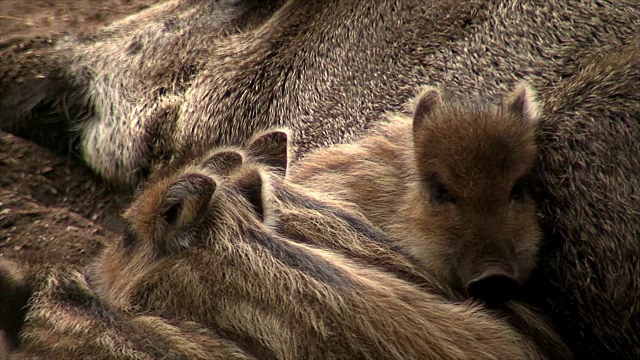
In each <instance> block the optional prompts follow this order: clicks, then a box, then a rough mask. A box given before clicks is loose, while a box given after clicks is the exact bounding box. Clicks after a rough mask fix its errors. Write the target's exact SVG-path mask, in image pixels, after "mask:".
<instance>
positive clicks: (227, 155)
mask: <svg viewBox="0 0 640 360" xmlns="http://www.w3.org/2000/svg"><path fill="white" fill-rule="evenodd" d="M242 162H243V156H242V154H241V153H239V152H237V151H231V150H223V151H219V152H216V153H215V154H213V155H211V156H210V157H209V158H207V159H206V160H205V161H204V162H203V163H202V167H204V168H205V169H206V170H209V171H211V172H213V173H216V174H221V175H228V174H229V173H231V172H232V171H233V170H234V169H236V168H238V167H239V166H240V165H242Z"/></svg>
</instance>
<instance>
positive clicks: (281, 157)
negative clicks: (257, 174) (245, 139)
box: [247, 129, 291, 176]
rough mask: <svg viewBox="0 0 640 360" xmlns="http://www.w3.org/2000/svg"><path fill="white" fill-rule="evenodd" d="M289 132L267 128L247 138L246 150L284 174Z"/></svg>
mask: <svg viewBox="0 0 640 360" xmlns="http://www.w3.org/2000/svg"><path fill="white" fill-rule="evenodd" d="M290 138H291V137H290V134H289V131H288V130H285V129H276V130H267V131H264V132H261V133H258V134H257V135H255V136H254V137H253V138H252V139H251V140H249V145H248V147H247V151H248V152H249V155H251V156H254V157H256V158H257V159H258V161H260V162H262V163H264V164H266V165H268V166H270V167H272V168H273V169H274V170H275V171H276V172H278V173H280V174H281V175H282V176H284V175H285V174H286V172H287V169H288V167H289V162H290V158H291V156H290V151H291V144H290V141H291V139H290Z"/></svg>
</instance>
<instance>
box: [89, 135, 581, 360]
mask: <svg viewBox="0 0 640 360" xmlns="http://www.w3.org/2000/svg"><path fill="white" fill-rule="evenodd" d="M277 137H278V136H276V138H277ZM230 154H231V152H230V151H229V149H225V150H223V151H220V152H215V151H214V152H213V153H212V154H211V158H209V159H205V160H204V161H203V163H202V165H201V166H197V165H196V164H188V165H186V166H185V167H184V168H182V169H180V170H179V171H177V172H176V173H174V174H173V175H170V176H167V177H163V178H162V179H159V180H157V181H156V182H154V183H152V184H149V185H148V186H147V187H146V188H145V189H144V190H143V191H142V193H140V194H139V196H138V197H137V198H136V200H135V201H134V203H133V205H132V207H131V208H130V209H129V210H128V211H127V213H126V215H125V217H126V219H127V220H128V222H129V223H130V227H131V228H130V231H129V233H128V235H127V236H126V237H125V238H124V241H123V242H122V244H116V245H114V246H113V247H111V248H110V249H109V250H108V251H106V252H105V253H104V254H103V255H102V256H101V258H100V259H98V261H97V262H96V264H95V265H94V267H93V268H92V271H91V275H90V278H91V283H92V285H93V286H95V288H96V292H97V293H98V294H99V296H100V298H101V299H103V300H104V301H105V302H106V303H107V304H109V306H110V307H113V308H116V309H121V310H123V311H132V312H136V311H145V312H146V313H149V314H154V315H156V316H162V317H165V318H180V319H186V320H190V321H196V322H198V323H200V324H203V325H204V326H207V327H210V328H215V329H216V330H217V331H218V332H219V333H220V334H222V335H223V336H225V337H226V338H229V339H231V340H234V341H236V342H238V343H239V344H240V345H241V346H242V347H243V348H246V349H248V351H250V352H251V353H254V354H257V356H258V357H260V358H278V359H315V358H322V359H335V358H354V357H355V358H366V359H423V358H434V359H503V358H519V359H520V358H522V359H541V358H546V355H545V352H544V351H543V350H541V348H540V347H539V345H538V344H536V342H535V341H532V340H531V339H530V338H529V337H528V335H529V334H522V333H520V332H518V331H517V330H516V328H515V327H514V326H513V325H511V324H510V323H509V321H507V320H506V319H505V318H504V315H501V314H499V313H496V312H493V311H491V310H488V309H485V308H484V307H482V306H480V305H478V304H473V303H457V302H453V301H451V300H448V299H446V298H444V297H442V296H441V295H437V294H430V293H429V292H426V291H424V290H423V289H421V288H420V287H418V286H416V285H414V284H412V283H410V282H407V281H404V280H402V279H400V278H398V277H396V276H393V275H392V274H390V273H389V272H387V271H384V270H379V269H378V268H377V267H376V266H374V265H373V264H363V263H362V262H361V261H362V260H363V259H362V258H361V259H355V260H350V259H349V258H347V257H345V256H344V255H343V254H346V253H348V252H349V250H346V249H344V245H341V244H340V242H339V241H336V240H333V243H331V242H329V243H328V244H327V245H325V246H322V240H321V238H323V237H324V238H325V240H326V239H328V238H330V236H327V234H320V233H316V232H314V230H309V231H307V232H306V233H305V236H304V238H305V239H307V240H308V239H311V238H312V237H315V239H314V240H312V241H310V240H308V241H300V240H301V237H298V238H297V239H296V240H293V239H289V238H287V237H285V236H283V235H285V234H286V232H284V233H279V232H277V231H275V230H274V226H275V225H276V223H277V222H278V221H279V219H273V217H278V216H279V215H278V214H279V213H280V210H279V209H278V204H280V201H279V200H274V199H273V198H272V196H277V195H276V193H277V191H275V190H272V189H271V186H279V185H278V184H281V185H283V183H282V182H281V179H280V176H279V175H278V173H277V172H276V173H273V172H271V171H269V170H268V169H269V168H268V167H265V166H263V165H259V164H256V163H252V162H251V161H248V163H247V164H246V165H241V164H240V163H239V162H237V161H229V159H243V164H244V163H245V162H247V158H248V157H249V156H248V155H247V153H244V154H240V155H241V156H235V155H230ZM232 163H233V164H235V165H229V164H232ZM211 164H226V165H224V166H218V165H215V166H210V165H211ZM234 168H235V169H234ZM216 169H222V171H218V170H216ZM225 174H226V175H225ZM285 190H286V187H284V188H281V189H280V190H279V191H280V192H283V191H285ZM292 194H295V193H292ZM320 203H321V202H320ZM304 204H305V202H304V201H300V202H299V203H298V204H297V206H299V207H302V206H303V205H304ZM289 206H292V205H291V204H289ZM325 206H327V205H325ZM327 207H329V206H327ZM311 210H314V208H313V207H311V208H310V209H309V211H311ZM343 211H346V210H344V209H343ZM316 218H318V217H317V216H316ZM342 220H343V221H344V219H342ZM298 221H304V220H298ZM311 221H313V218H311ZM335 223H338V222H337V221H335ZM362 224H366V223H365V222H364V221H363V222H362ZM280 229H281V228H280ZM343 231H344V234H338V233H335V234H336V235H338V236H340V235H344V236H345V237H346V238H349V237H351V238H354V239H357V238H358V236H360V237H364V236H367V233H364V234H358V235H354V234H350V233H354V232H358V231H360V232H362V231H363V230H362V229H349V228H348V227H343ZM357 242H358V240H356V241H354V243H357ZM340 247H342V251H331V250H330V249H332V248H340ZM367 251H369V250H367V249H365V250H358V249H355V250H352V253H355V254H357V253H359V252H360V254H361V255H365V253H366V252H367ZM378 251H379V252H380V253H384V252H385V250H384V247H383V246H380V247H379V250H378ZM386 251H389V250H386ZM341 253H342V254H341ZM387 256H388V258H389V259H388V260H387V261H396V262H401V260H399V259H401V257H397V258H394V257H393V256H392V255H387ZM361 257H364V258H366V257H367V256H361ZM368 258H369V261H371V260H372V259H373V256H371V255H369V256H368ZM381 259H382V261H385V260H384V257H381ZM358 260H360V261H358ZM383 268H384V267H382V269H383ZM406 269H411V267H407V268H406ZM408 271H411V270H408ZM416 274H417V276H419V274H420V273H419V272H416ZM521 314H523V318H524V319H525V320H524V321H530V325H531V324H532V323H533V322H536V320H535V319H536V317H535V316H532V315H534V314H533V313H531V312H528V310H526V309H524V311H522V312H521ZM537 325H541V326H542V328H543V329H545V330H546V331H545V333H546V336H549V335H551V334H553V331H552V330H551V328H550V327H548V326H547V325H545V324H544V323H543V322H540V323H539V324H537ZM549 339H555V338H554V336H553V335H551V336H549ZM558 344H561V341H560V342H558ZM555 351H556V352H555V353H554V355H559V357H561V358H570V355H568V353H566V352H563V351H562V348H557V349H555Z"/></svg>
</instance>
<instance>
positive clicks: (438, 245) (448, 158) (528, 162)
mask: <svg viewBox="0 0 640 360" xmlns="http://www.w3.org/2000/svg"><path fill="white" fill-rule="evenodd" d="M413 107H414V109H413V115H412V116H403V115H397V116H394V117H392V119H391V121H390V124H388V125H386V126H384V127H382V128H381V129H379V130H377V131H376V134H374V135H371V136H368V137H366V138H364V139H362V140H360V141H358V142H356V143H354V144H348V145H338V146H334V147H331V148H326V149H320V150H317V151H316V152H313V153H311V154H309V155H307V156H305V157H304V158H303V159H302V160H301V161H300V162H298V163H297V164H296V165H295V166H294V167H293V168H292V169H291V170H290V172H289V179H290V180H291V181H292V182H295V183H300V184H303V185H305V186H306V187H308V188H311V189H315V190H317V191H321V192H325V193H328V194H336V196H337V197H339V198H341V199H343V200H345V201H349V202H353V203H355V204H356V205H358V207H359V208H360V209H361V210H362V211H363V213H364V215H365V216H366V217H367V218H368V219H369V220H371V221H372V222H373V223H374V224H375V225H377V226H379V227H380V228H381V229H382V230H383V231H384V232H385V233H387V234H388V235H389V237H390V238H391V239H393V240H395V241H396V242H397V243H398V244H399V245H400V246H401V247H403V248H404V249H405V250H406V251H407V252H408V253H410V254H412V255H413V256H414V257H415V258H416V259H418V260H419V261H420V263H421V264H422V266H424V267H425V268H426V270H428V271H429V272H430V273H431V274H433V275H434V276H435V277H436V278H437V279H438V280H439V281H440V282H442V283H444V284H447V285H448V286H451V287H452V288H454V289H456V290H458V291H459V292H461V293H463V294H464V293H466V294H467V295H469V296H473V297H479V298H482V299H484V300H486V301H491V302H496V301H505V300H508V299H510V298H512V297H514V296H515V292H516V291H517V289H518V287H519V285H520V284H522V283H524V282H525V281H526V280H527V278H528V276H529V274H530V273H531V270H532V269H533V267H534V264H535V261H536V254H537V249H538V245H539V243H540V233H541V232H540V229H539V225H538V221H537V220H538V219H537V213H536V205H535V202H534V201H533V199H532V198H531V194H530V192H529V185H528V184H529V182H530V181H531V177H532V174H533V171H534V169H533V167H534V163H535V158H536V144H535V137H536V133H535V130H536V125H537V119H538V115H537V102H536V99H535V97H534V94H533V90H532V89H531V88H530V87H528V86H527V85H526V84H521V85H520V86H519V87H518V88H517V89H516V90H515V91H514V92H513V93H512V94H510V95H509V96H507V98H506V99H505V102H504V104H503V105H502V106H500V107H498V106H489V105H487V104H476V103H471V102H452V101H447V100H444V99H442V94H441V93H440V91H438V90H437V89H435V88H430V87H427V88H425V89H423V90H422V92H421V93H420V94H419V95H418V96H417V97H416V99H415V100H414V105H413Z"/></svg>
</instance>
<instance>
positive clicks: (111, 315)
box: [6, 271, 253, 360]
mask: <svg viewBox="0 0 640 360" xmlns="http://www.w3.org/2000/svg"><path fill="white" fill-rule="evenodd" d="M6 356H7V358H8V359H11V360H18V359H54V360H66V359H105V360H106V359H159V358H169V359H203V360H204V359H253V357H252V356H250V355H249V354H247V353H246V352H245V351H244V350H243V349H241V348H240V347H238V346H237V345H236V344H235V343H234V342H232V341H229V340H227V339H224V338H222V337H220V336H219V335H218V334H216V332H215V331H213V330H212V329H207V328H205V327H203V326H202V325H200V324H198V323H195V322H191V321H184V320H180V319H171V320H170V319H167V318H162V317H157V316H152V315H148V314H131V313H126V312H121V311H118V310H117V309H113V308H110V307H108V306H107V305H106V304H104V302H102V301H101V299H100V298H99V297H98V296H97V294H96V293H95V292H94V291H93V289H92V288H91V286H90V284H89V283H88V282H87V279H86V277H85V276H84V275H82V274H80V273H78V272H75V271H72V272H70V273H62V272H60V271H56V272H54V273H52V274H51V275H50V276H49V277H48V279H47V282H46V283H45V284H44V285H43V287H42V289H40V290H39V291H38V292H36V293H35V295H34V297H33V299H32V300H31V310H30V312H29V314H28V319H27V322H26V324H25V327H24V329H23V331H22V332H21V346H20V347H19V348H18V349H15V350H13V351H12V352H11V353H8V354H6Z"/></svg>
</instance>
